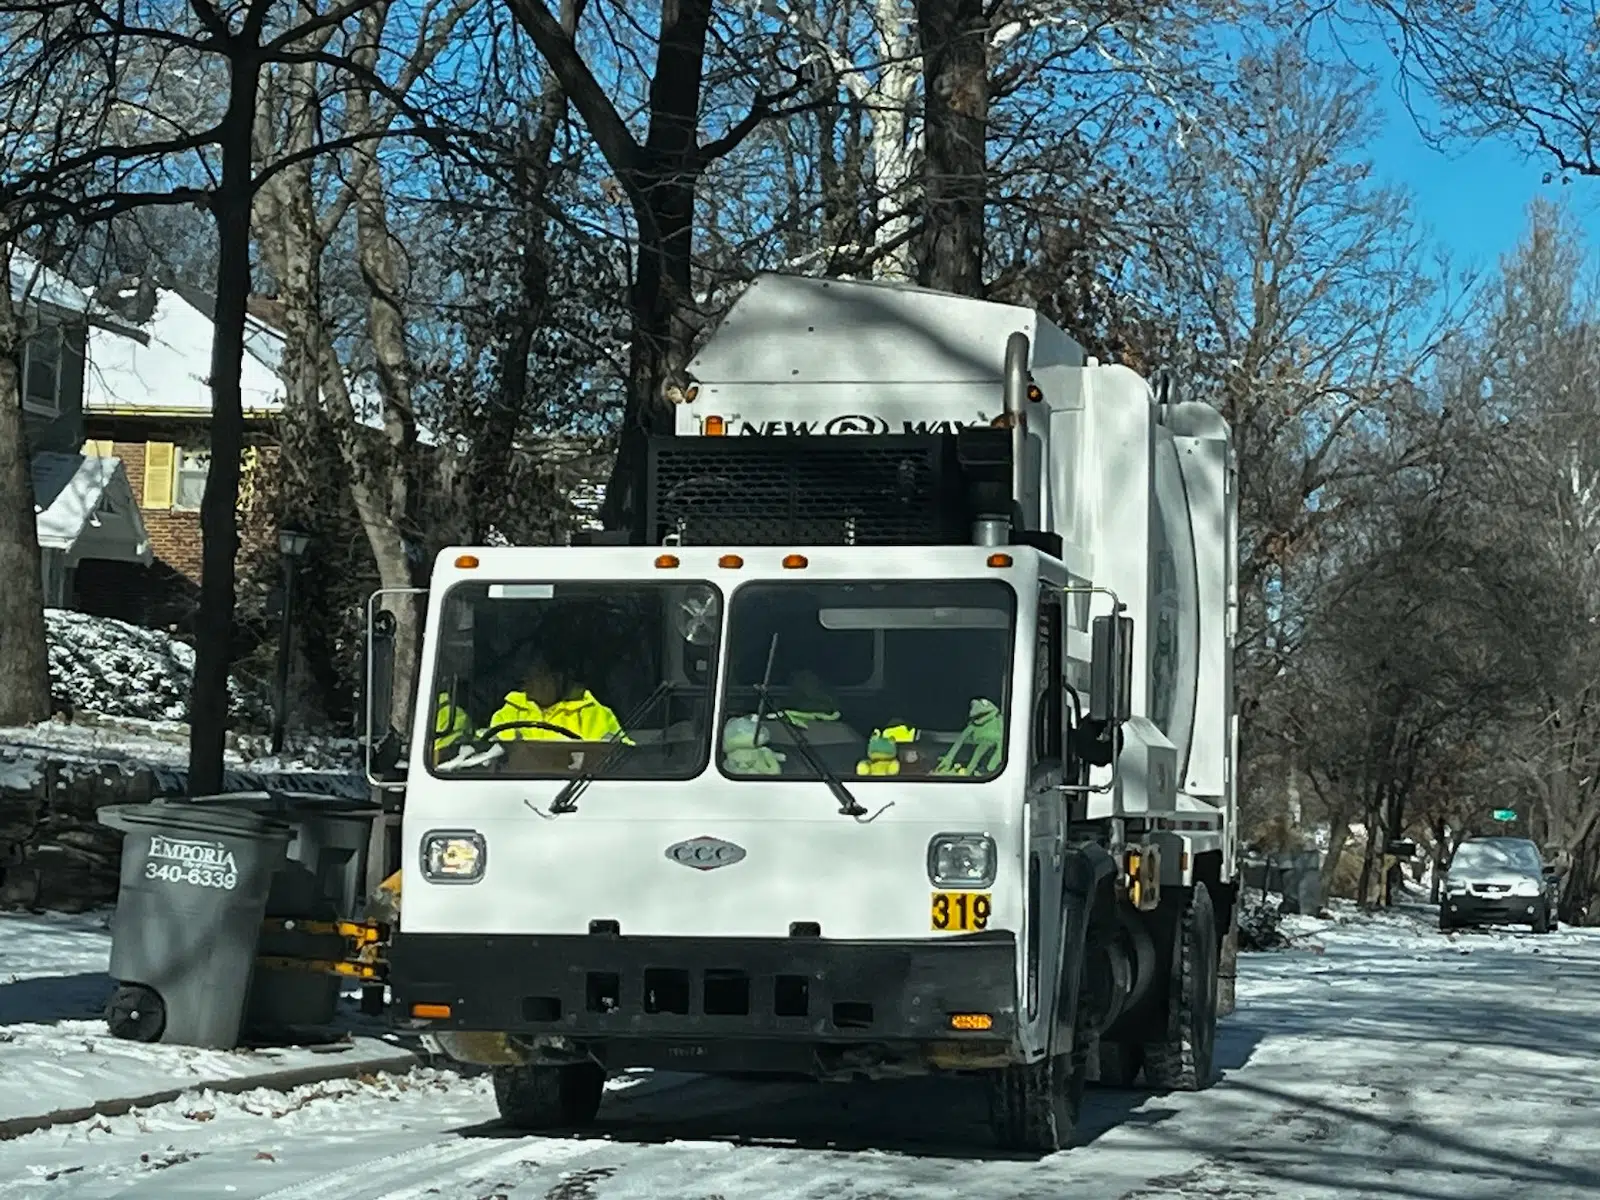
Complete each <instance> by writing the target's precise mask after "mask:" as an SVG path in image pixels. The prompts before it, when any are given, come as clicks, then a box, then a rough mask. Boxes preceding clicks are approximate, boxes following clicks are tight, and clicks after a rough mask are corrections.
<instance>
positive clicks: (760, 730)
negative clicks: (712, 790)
mask: <svg viewBox="0 0 1600 1200" xmlns="http://www.w3.org/2000/svg"><path fill="white" fill-rule="evenodd" d="M767 741H768V734H767V730H766V727H765V726H763V725H758V724H757V723H756V719H755V718H754V717H734V718H732V719H731V720H729V721H728V723H727V724H726V725H725V726H723V728H722V769H723V770H724V771H726V772H728V774H730V775H779V774H782V772H783V760H784V755H782V754H780V753H779V752H778V751H776V750H774V749H773V748H772V747H771V746H769V745H767Z"/></svg>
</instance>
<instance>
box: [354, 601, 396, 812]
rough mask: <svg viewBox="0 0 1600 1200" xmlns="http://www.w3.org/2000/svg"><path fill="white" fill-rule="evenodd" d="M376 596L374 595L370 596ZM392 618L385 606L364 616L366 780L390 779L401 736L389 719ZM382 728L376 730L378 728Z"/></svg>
mask: <svg viewBox="0 0 1600 1200" xmlns="http://www.w3.org/2000/svg"><path fill="white" fill-rule="evenodd" d="M374 599H376V597H374ZM395 627H396V621H395V619H394V614H393V613H392V612H390V611H389V610H388V609H384V608H378V609H374V610H369V615H368V620H367V689H366V690H367V696H366V701H367V702H366V714H365V716H366V721H365V725H366V729H365V730H364V731H363V732H364V733H365V735H366V736H365V737H364V738H363V739H362V741H363V742H364V743H365V746H366V755H367V777H368V779H369V780H379V781H383V782H392V781H393V777H394V774H395V767H396V765H397V764H398V762H399V761H400V758H401V754H402V747H401V738H400V736H399V734H398V733H397V732H396V731H395V730H394V728H393V727H392V726H391V725H390V723H389V710H390V705H391V704H392V703H393V700H394V635H395ZM380 729H381V730H383V732H382V733H381V734H380V733H378V730H380Z"/></svg>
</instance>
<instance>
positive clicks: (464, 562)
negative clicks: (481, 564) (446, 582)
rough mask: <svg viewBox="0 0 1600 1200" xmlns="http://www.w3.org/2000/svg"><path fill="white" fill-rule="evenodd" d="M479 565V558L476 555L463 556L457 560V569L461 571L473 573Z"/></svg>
mask: <svg viewBox="0 0 1600 1200" xmlns="http://www.w3.org/2000/svg"><path fill="white" fill-rule="evenodd" d="M477 565H478V556H477V555H476V554H462V555H460V556H458V557H457V558H456V569H457V570H459V571H471V570H473V569H474V568H475V567H477Z"/></svg>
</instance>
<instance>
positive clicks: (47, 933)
mask: <svg viewBox="0 0 1600 1200" xmlns="http://www.w3.org/2000/svg"><path fill="white" fill-rule="evenodd" d="M105 922H106V915H105V914H90V915H86V916H61V915H55V914H43V915H32V914H17V913H0V1140H4V1139H7V1138H12V1137H17V1136H19V1135H21V1134H24V1133H30V1132H32V1131H33V1130H36V1129H43V1128H46V1127H48V1126H50V1125H58V1124H63V1123H67V1122H72V1121H82V1120H87V1119H88V1118H90V1117H93V1116H95V1115H114V1114H117V1113H124V1112H127V1111H129V1110H130V1109H134V1108H144V1107H147V1106H149V1105H153V1104H163V1103H166V1102H168V1101H170V1100H174V1099H176V1098H178V1097H179V1096H181V1095H183V1094H184V1093H186V1092H191V1091H199V1090H202V1089H205V1090H211V1091H217V1092H244V1091H250V1090H252V1089H255V1088H272V1089H275V1090H288V1089H290V1088H295V1087H301V1086H304V1085H306V1084H314V1083H322V1082H325V1081H327V1080H330V1079H339V1078H347V1077H354V1076H360V1075H372V1074H379V1073H384V1072H404V1071H409V1070H411V1069H412V1068H413V1067H415V1066H416V1065H418V1057H417V1055H416V1054H415V1053H413V1052H412V1051H411V1050H410V1049H408V1048H407V1047H406V1046H404V1045H403V1044H401V1043H399V1042H398V1041H397V1040H390V1038H389V1037H385V1036H373V1035H371V1034H370V1033H356V1034H355V1035H353V1036H351V1037H349V1038H347V1039H346V1040H344V1041H341V1042H336V1043H333V1044H331V1045H326V1046H310V1047H285V1048H273V1049H259V1050H201V1049H197V1048H195V1047H190V1046H164V1045H159V1044H155V1045H152V1044H146V1043H142V1042H129V1041H123V1040H121V1039H119V1038H114V1037H112V1036H111V1035H110V1034H109V1033H108V1032H107V1030H106V1026H105V1022H104V1021H102V1020H101V1019H100V1017H99V1014H100V1007H101V1005H102V1004H103V1003H104V1002H105V999H106V997H107V996H108V995H109V994H110V991H111V986H112V985H111V980H110V978H109V976H107V975H106V973H105V967H106V963H107V961H108V955H109V953H110V947H111V935H110V933H109V932H108V931H107V930H106V928H105Z"/></svg>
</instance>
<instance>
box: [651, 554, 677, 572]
mask: <svg viewBox="0 0 1600 1200" xmlns="http://www.w3.org/2000/svg"><path fill="white" fill-rule="evenodd" d="M677 565H678V556H677V555H676V554H658V555H657V556H656V567H657V568H658V569H659V570H663V571H670V570H672V568H674V567H676V566H677Z"/></svg>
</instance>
